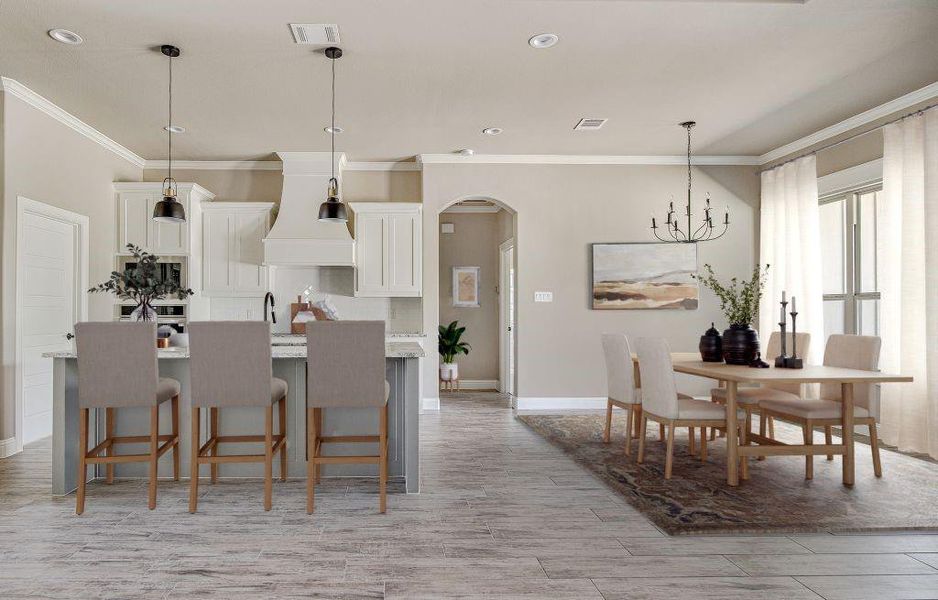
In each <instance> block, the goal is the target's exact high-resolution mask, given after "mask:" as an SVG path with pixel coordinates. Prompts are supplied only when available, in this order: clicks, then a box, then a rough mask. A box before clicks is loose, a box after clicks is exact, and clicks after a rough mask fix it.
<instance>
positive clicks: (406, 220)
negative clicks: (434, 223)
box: [387, 212, 423, 296]
mask: <svg viewBox="0 0 938 600" xmlns="http://www.w3.org/2000/svg"><path fill="white" fill-rule="evenodd" d="M387 223H388V225H387V228H388V291H390V292H392V293H393V294H394V295H395V296H398V295H400V296H419V295H420V292H421V289H422V281H421V279H422V277H421V275H422V274H421V268H420V265H421V263H422V259H423V252H422V249H421V241H422V236H421V230H422V227H421V224H422V222H421V217H420V213H416V214H415V213H412V212H411V213H402V214H389V215H388V216H387Z"/></svg>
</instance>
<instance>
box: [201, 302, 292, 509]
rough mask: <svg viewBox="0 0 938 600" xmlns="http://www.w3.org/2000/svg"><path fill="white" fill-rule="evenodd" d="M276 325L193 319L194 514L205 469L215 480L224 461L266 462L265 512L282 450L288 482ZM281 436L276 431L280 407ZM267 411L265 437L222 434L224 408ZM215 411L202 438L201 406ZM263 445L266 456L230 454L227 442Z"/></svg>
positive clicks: (284, 384) (284, 476)
mask: <svg viewBox="0 0 938 600" xmlns="http://www.w3.org/2000/svg"><path fill="white" fill-rule="evenodd" d="M270 348H271V347H270V325H269V324H268V323H266V322H263V321H201V322H193V323H189V374H190V379H191V383H190V387H191V391H192V424H191V427H192V450H191V463H190V464H191V467H190V469H191V471H190V479H189V512H190V513H194V512H195V511H196V509H197V508H198V501H199V467H200V465H204V464H207V465H209V468H210V471H209V472H210V475H211V482H212V483H215V482H216V481H217V480H218V465H219V464H222V463H264V510H270V509H271V504H272V496H273V461H274V455H275V454H277V453H280V480H281V481H286V480H287V391H288V389H287V382H286V381H284V380H283V379H278V378H277V377H274V376H273V366H272V363H271V349H270ZM275 404H276V405H278V417H279V421H280V424H279V434H278V435H274V405H275ZM234 407H257V408H263V409H264V435H219V429H220V427H219V418H220V412H221V409H222V408H234ZM202 408H208V409H209V419H208V421H209V423H208V425H209V438H208V440H207V441H206V442H205V443H204V444H202V443H201V441H200V431H199V429H200V421H199V417H200V409H202ZM258 442H260V443H263V444H264V453H263V454H227V455H221V454H220V453H219V451H218V449H219V446H220V445H221V444H229V443H258Z"/></svg>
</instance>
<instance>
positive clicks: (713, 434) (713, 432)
mask: <svg viewBox="0 0 938 600" xmlns="http://www.w3.org/2000/svg"><path fill="white" fill-rule="evenodd" d="M715 439H717V428H716V427H711V428H710V441H713V440H715Z"/></svg>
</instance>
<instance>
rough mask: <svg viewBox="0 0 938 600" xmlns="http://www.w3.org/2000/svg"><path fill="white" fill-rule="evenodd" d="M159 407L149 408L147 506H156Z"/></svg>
mask: <svg viewBox="0 0 938 600" xmlns="http://www.w3.org/2000/svg"><path fill="white" fill-rule="evenodd" d="M159 435H160V407H159V406H154V407H152V408H151V409H150V490H149V491H150V494H149V496H150V501H149V508H150V510H153V509H154V508H156V478H157V474H158V472H157V470H158V466H159V465H158V461H159V457H158V456H157V451H158V450H159V449H160V439H159Z"/></svg>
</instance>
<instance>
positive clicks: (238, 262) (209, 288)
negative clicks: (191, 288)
mask: <svg viewBox="0 0 938 600" xmlns="http://www.w3.org/2000/svg"><path fill="white" fill-rule="evenodd" d="M273 206H274V205H273V203H272V202H213V203H211V204H207V205H205V206H204V207H203V216H202V269H203V270H202V273H203V277H202V285H203V288H202V289H203V293H204V294H205V295H207V296H226V297H238V296H251V297H254V296H263V295H264V294H265V293H266V292H267V282H268V274H267V267H266V266H264V244H263V240H264V238H265V237H266V236H267V232H268V231H269V230H270V211H271V209H272V208H273Z"/></svg>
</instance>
